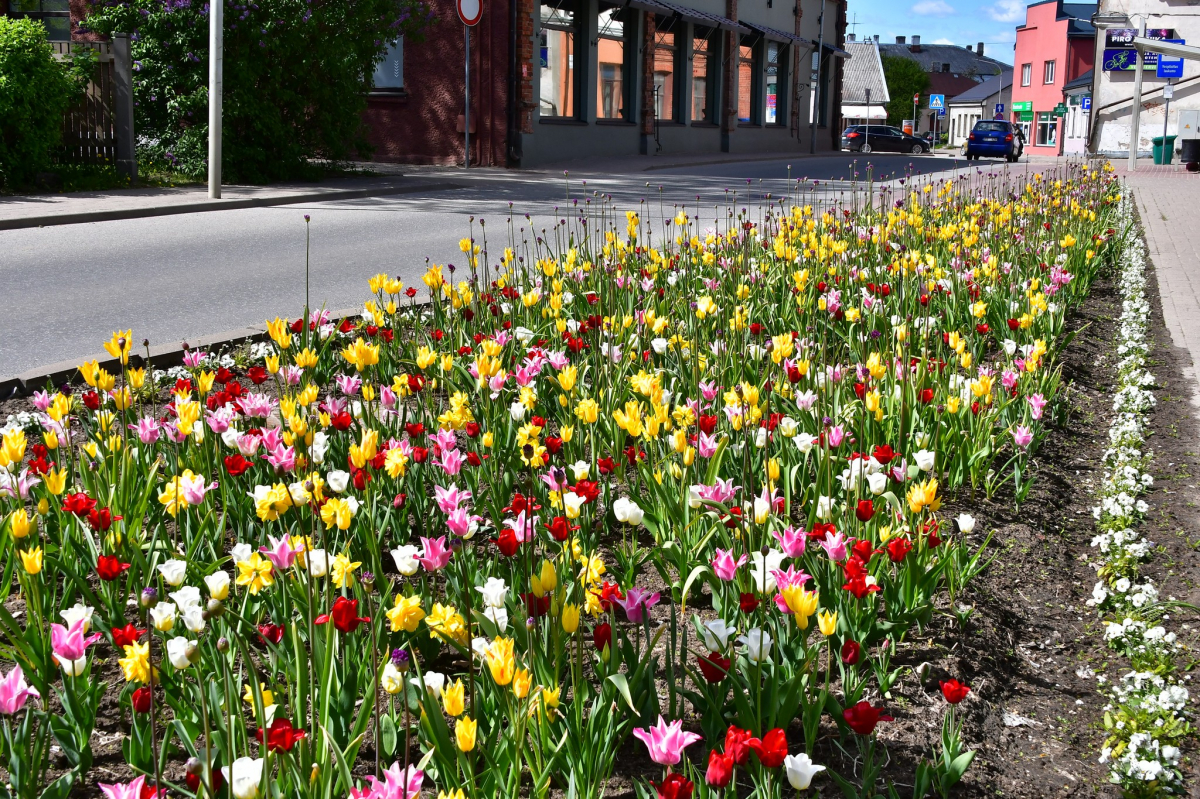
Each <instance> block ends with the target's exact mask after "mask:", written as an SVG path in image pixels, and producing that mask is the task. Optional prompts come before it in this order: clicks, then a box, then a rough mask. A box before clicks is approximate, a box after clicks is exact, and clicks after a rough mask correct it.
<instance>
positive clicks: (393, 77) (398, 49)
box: [373, 39, 404, 92]
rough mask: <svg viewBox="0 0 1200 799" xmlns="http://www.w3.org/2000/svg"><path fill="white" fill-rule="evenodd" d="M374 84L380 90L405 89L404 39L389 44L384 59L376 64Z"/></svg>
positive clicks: (393, 90) (376, 89)
mask: <svg viewBox="0 0 1200 799" xmlns="http://www.w3.org/2000/svg"><path fill="white" fill-rule="evenodd" d="M373 85H374V87H375V91H378V92H396V91H401V90H403V89H404V39H397V40H396V41H394V42H392V43H391V44H390V45H388V49H387V50H386V51H385V52H384V54H383V60H382V61H380V62H379V63H378V64H376V65H375V74H374V76H373Z"/></svg>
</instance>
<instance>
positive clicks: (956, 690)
mask: <svg viewBox="0 0 1200 799" xmlns="http://www.w3.org/2000/svg"><path fill="white" fill-rule="evenodd" d="M941 686H942V696H944V697H946V701H947V702H949V703H950V704H952V705H957V704H958V703H959V702H961V701H963V700H964V699H966V698H967V694H969V693H970V692H971V689H970V688H968V687H967V686H965V685H963V684H962V683H960V682H959V681H958V680H953V679H951V680H946V681H945V682H943V683H942V684H941Z"/></svg>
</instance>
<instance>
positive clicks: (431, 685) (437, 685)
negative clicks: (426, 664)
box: [412, 671, 446, 699]
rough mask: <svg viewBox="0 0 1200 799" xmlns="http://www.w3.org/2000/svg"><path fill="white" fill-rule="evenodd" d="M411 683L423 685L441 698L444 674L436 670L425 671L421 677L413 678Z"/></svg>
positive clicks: (444, 685) (444, 679)
mask: <svg viewBox="0 0 1200 799" xmlns="http://www.w3.org/2000/svg"><path fill="white" fill-rule="evenodd" d="M412 684H413V685H415V686H417V687H418V688H420V687H421V686H422V685H424V687H425V688H427V689H428V690H429V691H431V692H432V693H433V695H434V696H436V697H437V698H438V699H441V698H442V689H443V688H445V687H446V675H445V674H442V673H441V672H437V671H427V672H425V673H424V674H422V675H421V679H420V680H418V679H413V680H412Z"/></svg>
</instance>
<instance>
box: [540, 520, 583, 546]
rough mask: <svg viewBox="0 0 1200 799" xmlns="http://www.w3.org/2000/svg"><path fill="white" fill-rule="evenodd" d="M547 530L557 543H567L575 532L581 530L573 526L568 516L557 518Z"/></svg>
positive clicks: (548, 525)
mask: <svg viewBox="0 0 1200 799" xmlns="http://www.w3.org/2000/svg"><path fill="white" fill-rule="evenodd" d="M546 529H547V530H549V531H550V535H551V537H552V538H553V539H554V540H555V541H566V540H567V539H568V538H570V537H571V532H572V531H573V530H578V529H579V525H576V524H571V523H570V522H569V521H567V517H566V516H555V517H554V520H553V521H551V522H550V524H547V525H546Z"/></svg>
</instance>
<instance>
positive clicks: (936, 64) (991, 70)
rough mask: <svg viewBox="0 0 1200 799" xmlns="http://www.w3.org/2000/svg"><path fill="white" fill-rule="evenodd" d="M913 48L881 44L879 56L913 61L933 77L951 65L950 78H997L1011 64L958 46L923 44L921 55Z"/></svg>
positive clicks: (906, 45)
mask: <svg viewBox="0 0 1200 799" xmlns="http://www.w3.org/2000/svg"><path fill="white" fill-rule="evenodd" d="M912 48H913V45H908V44H883V43H882V42H881V43H880V45H879V53H880V55H885V56H889V55H890V56H897V57H899V58H907V59H909V60H910V61H916V62H917V63H918V64H920V65H921V67H922V68H923V69H924V70H925V71H926V72H932V73H935V74H936V73H938V72H941V71H942V65H943V64H949V65H950V74H952V75H953V74H957V75H968V76H974V75H979V76H981V77H987V76H989V75H999V74H1000V73H1001V72H1002V71H1003V70H1004V69H1012V64H1005V63H1004V62H1003V61H997V60H996V59H994V58H990V57H988V56H982V55H979V54H977V53H976V52H975V51H974V50H972V49H971V48H969V47H960V46H959V45H957V44H922V45H921V47H920V52H913V50H912Z"/></svg>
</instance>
